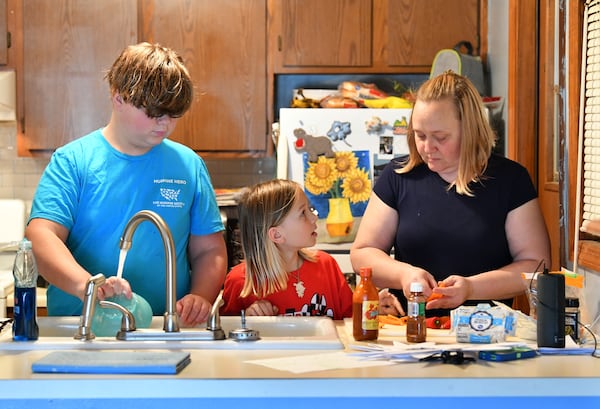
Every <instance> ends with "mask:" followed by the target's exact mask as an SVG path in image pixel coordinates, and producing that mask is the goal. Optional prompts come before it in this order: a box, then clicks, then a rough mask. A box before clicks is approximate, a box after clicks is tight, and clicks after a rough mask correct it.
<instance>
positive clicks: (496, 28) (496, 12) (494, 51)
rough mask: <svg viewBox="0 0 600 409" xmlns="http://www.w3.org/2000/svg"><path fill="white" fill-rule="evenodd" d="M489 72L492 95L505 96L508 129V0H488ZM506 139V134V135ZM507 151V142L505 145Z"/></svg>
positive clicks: (505, 120)
mask: <svg viewBox="0 0 600 409" xmlns="http://www.w3.org/2000/svg"><path fill="white" fill-rule="evenodd" d="M486 68H487V72H488V75H489V76H490V91H491V95H492V96H498V97H504V98H505V101H504V109H503V110H502V119H503V120H504V124H505V126H504V129H505V130H506V129H508V126H507V124H508V121H509V118H508V115H507V109H506V106H507V103H508V100H507V99H506V97H507V96H508V0H488V55H487V67H486ZM505 139H506V135H505ZM504 149H505V152H506V144H505V146H504Z"/></svg>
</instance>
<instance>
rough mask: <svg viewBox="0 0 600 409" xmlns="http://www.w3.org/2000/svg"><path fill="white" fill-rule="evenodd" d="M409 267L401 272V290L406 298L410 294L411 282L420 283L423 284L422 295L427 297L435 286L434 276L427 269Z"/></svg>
mask: <svg viewBox="0 0 600 409" xmlns="http://www.w3.org/2000/svg"><path fill="white" fill-rule="evenodd" d="M410 267H411V268H410V269H409V270H408V271H406V272H402V275H401V277H402V291H403V292H404V296H405V297H406V298H408V297H409V295H410V285H411V283H421V284H422V285H423V295H425V297H429V294H430V293H431V289H432V288H434V287H436V286H437V282H436V281H435V278H433V276H432V275H431V274H430V273H429V272H428V271H427V270H424V269H422V268H419V267H414V266H410Z"/></svg>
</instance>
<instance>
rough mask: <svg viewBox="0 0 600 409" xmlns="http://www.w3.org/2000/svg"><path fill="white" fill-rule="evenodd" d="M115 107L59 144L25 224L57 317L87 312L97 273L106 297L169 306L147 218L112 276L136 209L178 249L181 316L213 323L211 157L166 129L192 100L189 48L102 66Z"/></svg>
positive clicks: (137, 51)
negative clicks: (153, 217) (104, 119)
mask: <svg viewBox="0 0 600 409" xmlns="http://www.w3.org/2000/svg"><path fill="white" fill-rule="evenodd" d="M106 79H107V80H108V83H109V86H110V95H111V103H112V114H111V118H110V121H109V123H108V124H107V125H106V127H104V128H101V129H98V130H96V131H93V132H92V133H90V134H88V135H86V136H84V137H82V138H79V139H77V140H74V141H72V142H70V143H68V144H67V145H65V146H63V147H61V148H59V149H57V150H56V152H55V153H54V155H53V156H52V159H51V160H50V163H49V164H48V166H47V168H46V169H45V171H44V173H43V175H42V177H41V180H40V183H39V185H38V188H37V191H36V194H35V197H34V200H33V206H32V210H31V216H30V219H29V223H28V226H27V230H26V236H27V237H28V238H29V240H31V242H32V244H33V250H34V252H35V256H36V261H37V264H38V268H39V271H40V274H41V275H42V276H43V277H44V278H45V279H46V280H47V281H48V282H49V283H50V287H49V288H48V292H47V306H48V314H49V315H79V314H80V313H81V308H82V302H81V300H82V299H83V296H84V290H85V286H86V282H87V280H88V279H89V278H90V276H91V275H94V274H97V273H103V274H104V275H105V276H106V277H107V281H106V283H105V284H104V285H102V286H101V287H100V289H99V291H98V297H99V298H100V299H104V298H107V297H111V296H113V295H118V294H125V296H126V297H131V292H132V291H133V292H135V293H137V294H139V295H141V296H142V297H143V298H145V299H146V300H147V301H148V302H149V303H150V305H151V307H152V310H153V314H154V315H162V314H163V313H164V310H165V303H166V301H165V298H166V297H165V295H166V291H165V288H166V282H165V276H166V275H165V266H166V261H165V250H164V247H163V243H162V240H161V237H160V234H159V231H158V229H157V228H156V227H155V226H154V225H153V224H152V223H144V222H142V223H141V224H140V225H139V227H138V228H137V230H136V231H135V233H134V236H133V239H132V246H131V248H130V249H129V250H128V251H127V257H126V260H125V265H124V266H123V278H122V279H119V278H117V277H116V274H117V271H118V264H119V254H120V248H119V244H120V238H121V235H122V234H123V230H124V228H125V225H126V224H127V222H128V221H129V219H130V218H131V217H132V216H133V215H134V214H135V213H137V212H138V211H140V210H151V211H153V212H155V213H157V214H158V215H160V216H161V217H162V218H163V219H164V220H165V222H166V224H167V225H168V227H169V229H170V230H171V233H172V236H173V240H174V244H175V250H176V267H177V268H176V270H177V282H176V283H175V285H176V289H177V305H176V307H177V313H178V315H179V316H180V319H181V322H182V324H184V325H195V324H198V323H200V322H204V321H206V319H207V317H208V313H209V311H210V307H211V304H212V302H213V301H214V300H215V298H216V296H217V295H218V293H219V291H220V289H221V287H222V285H223V281H224V279H225V274H226V270H227V251H226V247H225V242H224V239H223V234H222V231H223V223H222V222H221V217H220V214H219V209H218V206H217V203H216V198H215V194H214V190H213V188H212V185H211V181H210V177H209V175H208V171H207V169H206V166H205V164H204V162H203V160H202V159H201V158H200V157H199V156H198V155H197V154H196V153H195V152H194V151H192V150H191V149H189V148H188V147H186V146H184V145H181V144H179V143H176V142H173V141H171V140H169V139H167V138H168V137H169V135H170V134H171V133H172V132H173V130H174V128H175V125H176V123H177V120H178V119H179V118H180V117H181V116H182V115H183V114H184V113H185V112H186V111H187V110H188V109H189V107H190V105H191V103H192V95H193V84H192V81H191V79H190V76H189V73H188V71H187V69H186V68H185V66H184V65H183V62H182V59H181V57H179V55H177V54H176V53H175V52H174V51H173V50H170V49H168V48H165V47H161V46H160V45H158V44H148V43H140V44H137V45H131V46H129V47H127V48H125V49H124V50H123V52H122V53H121V55H120V56H119V57H118V58H117V60H116V61H115V62H114V64H113V66H112V67H111V69H110V70H109V71H108V73H107V74H106Z"/></svg>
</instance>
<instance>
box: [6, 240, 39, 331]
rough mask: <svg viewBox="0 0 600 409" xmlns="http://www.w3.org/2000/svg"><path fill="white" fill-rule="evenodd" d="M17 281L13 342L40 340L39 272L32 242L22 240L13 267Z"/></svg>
mask: <svg viewBox="0 0 600 409" xmlns="http://www.w3.org/2000/svg"><path fill="white" fill-rule="evenodd" d="M13 276H14V279H15V306H14V310H13V326H12V331H13V340H15V341H33V340H36V339H38V335H39V329H38V325H37V320H36V317H37V300H36V287H37V278H38V271H37V265H36V264H35V258H34V257H33V251H32V250H31V242H30V241H29V240H27V239H23V240H21V242H20V243H19V248H18V250H17V256H16V257H15V264H14V266H13Z"/></svg>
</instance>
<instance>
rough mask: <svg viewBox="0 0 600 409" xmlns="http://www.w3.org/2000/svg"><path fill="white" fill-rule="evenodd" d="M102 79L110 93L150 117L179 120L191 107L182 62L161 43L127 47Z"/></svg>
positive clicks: (190, 87)
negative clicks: (105, 81)
mask: <svg viewBox="0 0 600 409" xmlns="http://www.w3.org/2000/svg"><path fill="white" fill-rule="evenodd" d="M105 77H106V79H107V80H108V84H109V86H110V91H111V94H118V95H120V96H121V98H123V101H125V102H126V103H128V104H131V105H133V106H134V107H136V108H142V109H144V110H145V111H146V115H148V116H149V117H150V118H159V117H161V116H163V115H168V116H170V117H172V118H178V117H180V116H182V115H183V114H184V113H185V112H186V111H187V110H188V109H189V108H190V106H191V104H192V98H193V91H194V87H193V84H192V80H191V78H190V74H189V72H188V70H187V68H186V67H185V65H183V59H182V58H181V57H180V56H179V55H178V54H177V53H176V52H175V51H173V50H171V49H169V48H166V47H162V46H161V45H160V44H150V43H139V44H135V45H130V46H128V47H126V48H125V49H124V50H123V51H122V52H121V55H119V56H118V57H117V59H116V60H115V62H114V63H113V65H112V67H111V68H110V70H109V71H108V72H107V73H106V76H105Z"/></svg>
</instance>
